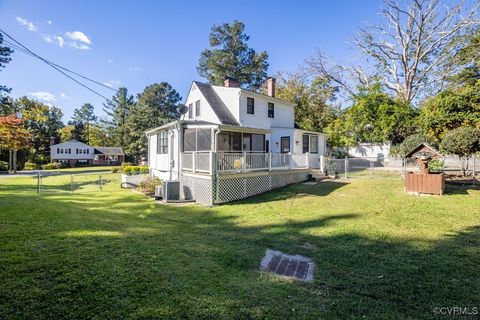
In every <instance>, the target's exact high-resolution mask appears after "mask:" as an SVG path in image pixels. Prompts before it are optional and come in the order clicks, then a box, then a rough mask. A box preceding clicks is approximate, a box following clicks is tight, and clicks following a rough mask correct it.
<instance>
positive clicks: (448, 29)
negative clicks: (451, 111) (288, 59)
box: [307, 0, 479, 104]
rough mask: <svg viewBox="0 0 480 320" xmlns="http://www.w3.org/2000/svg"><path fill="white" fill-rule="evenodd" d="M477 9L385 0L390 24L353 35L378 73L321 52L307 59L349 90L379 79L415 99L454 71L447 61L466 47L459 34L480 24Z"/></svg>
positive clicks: (437, 0) (426, 0) (438, 0)
mask: <svg viewBox="0 0 480 320" xmlns="http://www.w3.org/2000/svg"><path fill="white" fill-rule="evenodd" d="M402 4H404V5H402ZM478 8H479V4H478V2H475V5H474V6H473V7H471V8H469V9H467V8H466V7H465V5H464V1H459V2H458V3H456V4H455V5H454V6H453V7H447V6H446V5H445V2H442V0H407V1H406V2H404V1H402V0H385V4H384V9H383V10H382V15H383V16H384V17H385V18H386V23H385V24H384V25H371V26H367V27H365V28H360V29H359V33H358V35H357V37H356V39H355V44H356V46H357V47H358V48H359V49H360V50H361V52H362V53H363V54H364V55H365V57H366V58H368V59H371V61H372V62H373V66H374V70H375V72H373V73H371V74H370V75H369V74H368V73H367V72H366V71H365V70H371V69H369V68H365V67H345V66H340V65H338V64H335V63H332V62H329V61H328V59H327V58H326V57H325V56H324V55H322V54H321V53H317V54H316V55H315V56H313V57H311V58H310V59H308V60H307V64H308V66H309V68H310V70H312V71H313V72H317V73H320V74H322V75H323V76H327V77H329V79H330V80H331V81H332V82H334V83H336V84H338V85H339V86H340V87H342V88H343V89H345V91H346V92H347V94H349V95H354V94H355V91H356V90H355V89H356V88H355V86H358V85H365V84H367V85H368V84H369V82H371V80H372V79H377V80H379V81H380V82H381V83H382V84H383V85H384V86H385V87H386V88H387V89H389V90H391V91H393V92H394V94H395V95H396V96H398V97H399V98H400V99H402V100H403V101H404V102H405V103H407V104H411V103H412V101H414V100H415V99H417V98H419V97H420V96H421V95H422V94H424V93H426V92H429V91H430V93H435V92H434V91H438V90H441V88H442V85H443V82H444V80H445V79H446V78H447V77H448V76H449V75H450V74H452V73H453V72H455V70H452V69H450V68H448V67H447V66H449V67H452V65H451V64H448V63H447V61H448V59H449V58H450V57H451V56H452V55H454V54H455V53H456V52H457V51H458V50H459V49H460V48H461V47H462V46H461V43H459V41H458V39H462V37H461V35H462V34H464V33H467V32H468V30H470V28H471V27H474V26H478V24H479V19H478V14H477V10H478ZM366 64H367V65H368V63H365V64H362V66H364V65H366Z"/></svg>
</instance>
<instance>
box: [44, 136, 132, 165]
mask: <svg viewBox="0 0 480 320" xmlns="http://www.w3.org/2000/svg"><path fill="white" fill-rule="evenodd" d="M50 160H51V162H60V163H64V164H68V165H70V166H72V167H73V166H75V165H76V164H77V163H78V164H84V165H118V164H121V163H122V162H124V160H125V153H124V152H123V150H122V148H117V147H92V146H89V145H87V144H85V143H83V142H80V141H76V140H70V141H66V142H62V143H59V144H54V145H51V146H50Z"/></svg>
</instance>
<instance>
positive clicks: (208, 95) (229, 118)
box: [193, 81, 239, 126]
mask: <svg viewBox="0 0 480 320" xmlns="http://www.w3.org/2000/svg"><path fill="white" fill-rule="evenodd" d="M193 83H194V84H195V85H196V86H197V88H198V89H199V90H200V92H201V93H202V95H203V96H204V97H205V99H206V100H207V102H208V104H209V105H210V107H211V108H212V110H213V112H215V114H216V115H217V118H218V120H220V122H221V123H222V124H228V125H232V126H238V125H239V123H238V122H237V120H236V119H235V117H234V116H233V114H232V113H231V112H230V110H228V108H227V106H226V105H225V103H223V101H222V99H221V98H220V97H219V96H218V94H217V93H216V92H215V90H213V88H212V86H211V85H209V84H207V83H202V82H198V81H193Z"/></svg>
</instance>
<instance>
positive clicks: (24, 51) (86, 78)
mask: <svg viewBox="0 0 480 320" xmlns="http://www.w3.org/2000/svg"><path fill="white" fill-rule="evenodd" d="M4 42H5V43H6V44H8V45H9V46H10V47H12V48H14V49H15V50H18V51H20V52H22V53H25V54H27V55H29V56H32V57H35V58H37V57H36V56H35V55H34V54H31V53H30V52H28V51H26V50H25V49H23V48H22V47H20V46H18V45H16V44H15V43H13V42H10V41H9V40H6V39H5V40H4ZM43 60H46V61H48V63H51V64H53V65H54V66H56V67H58V68H60V69H63V70H65V71H67V72H70V73H72V74H74V75H76V76H78V77H81V78H83V79H85V80H88V81H91V82H93V83H95V84H98V85H99V86H102V87H105V88H106V89H109V90H112V91H115V92H116V91H117V89H115V88H113V87H110V86H107V85H106V84H103V83H101V82H98V81H95V80H93V79H91V78H88V77H86V76H83V75H81V74H79V73H77V72H75V71H72V70H70V69H68V68H65V67H62V66H61V65H58V64H56V63H54V62H52V61H50V60H47V59H45V58H43Z"/></svg>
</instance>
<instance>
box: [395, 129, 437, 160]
mask: <svg viewBox="0 0 480 320" xmlns="http://www.w3.org/2000/svg"><path fill="white" fill-rule="evenodd" d="M422 142H426V143H428V144H429V145H431V146H432V147H437V145H436V143H435V141H433V139H431V138H429V137H427V136H425V135H423V134H420V133H415V134H412V135H410V136H408V137H406V138H405V140H403V142H402V143H400V144H397V145H395V146H392V147H391V148H390V155H391V156H394V157H398V158H404V157H405V156H406V155H407V153H409V152H410V151H412V150H413V148H415V147H416V146H418V145H419V144H420V143H422Z"/></svg>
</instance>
